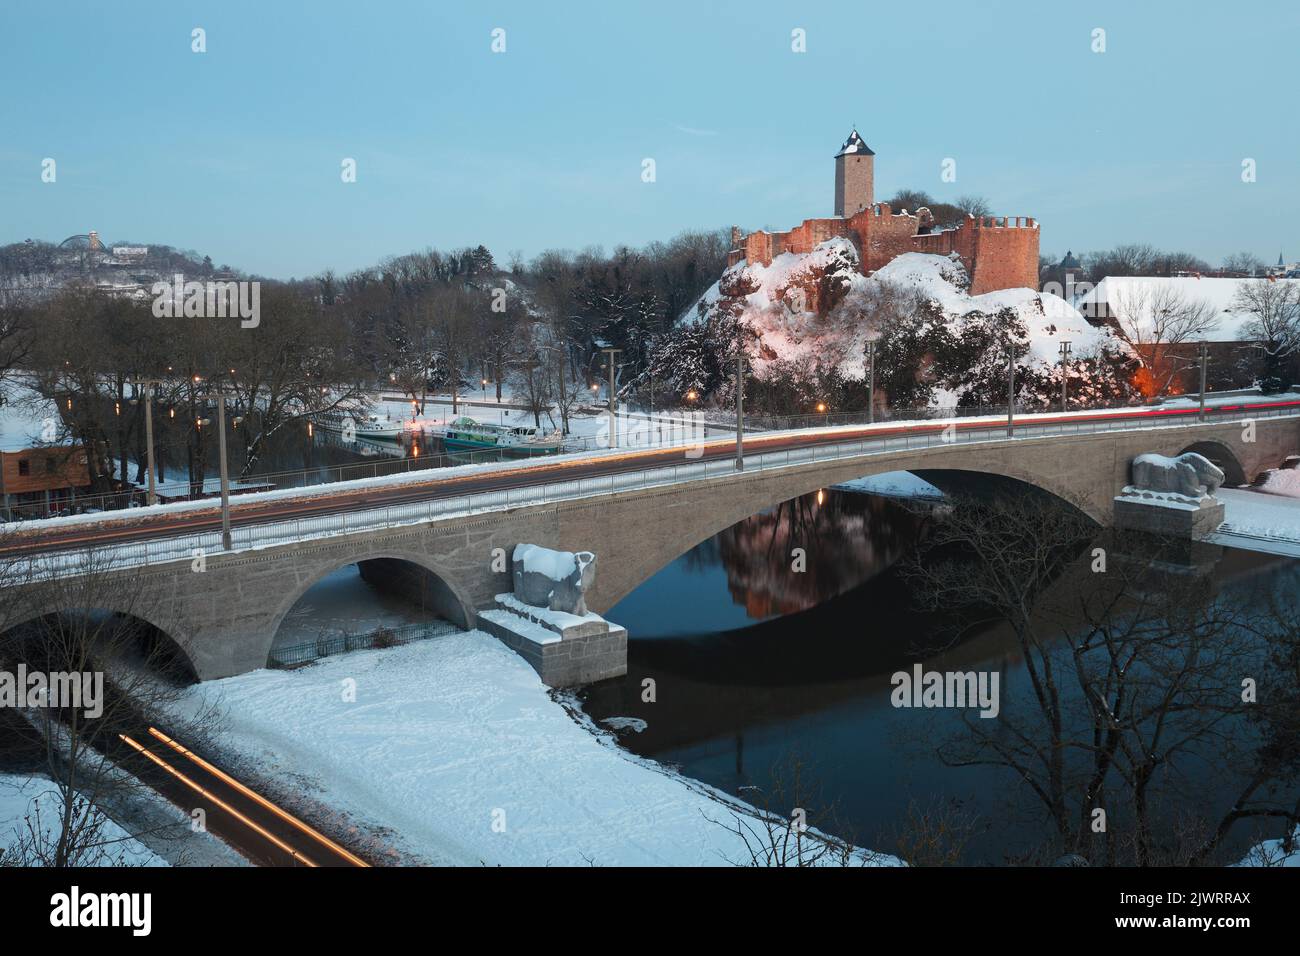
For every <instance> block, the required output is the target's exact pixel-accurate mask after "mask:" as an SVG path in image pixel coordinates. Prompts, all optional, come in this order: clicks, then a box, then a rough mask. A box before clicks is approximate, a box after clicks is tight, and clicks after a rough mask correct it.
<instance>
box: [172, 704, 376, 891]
mask: <svg viewBox="0 0 1300 956" xmlns="http://www.w3.org/2000/svg"><path fill="white" fill-rule="evenodd" d="M149 733H151V734H152V735H153V736H155V737H157V738H158V739H159V740H161V741H162V742H163V743H165V744H166V745H167V746H168V747H170V748H171V749H172V750H174V751H176V752H177V753H178V754H180V755H181V756H182V757H186V758H188V759H189V760H191V761H193V762H194V763H196V764H198V765H199V766H200V767H202V768H203V769H204V770H206V771H207V772H208V773H210V774H212V775H213V776H214V777H216V778H217V779H218V780H220V781H222V782H223V783H225V784H228V785H230V786H232V787H234V788H235V789H236V790H238V791H239V792H240V793H242V794H243V795H244V796H246V797H248V799H250V800H252V801H254V802H255V803H257V804H258V805H260V806H262V807H265V808H266V809H267V810H270V811H271V812H272V813H274V814H275V815H276V816H278V817H279V818H280V819H281V820H283V821H284V822H285V823H288V824H290V825H291V826H294V827H296V828H297V829H299V830H301V831H302V832H303V833H305V834H306V835H307V836H309V837H311V838H312V839H313V840H315V841H317V842H318V843H320V844H322V845H324V846H327V847H329V848H330V849H331V850H333V851H334V852H335V853H337V854H338V855H339V856H341V857H343V858H344V859H346V860H347V861H348V862H349V863H351V864H352V865H353V866H366V867H368V866H370V864H369V863H367V862H366V861H365V860H363V859H361V857H359V856H357V855H356V854H355V853H350V852H348V851H347V850H346V849H344V848H343V847H341V846H339V845H338V844H337V843H335V842H334V841H333V840H331V839H330V838H329V837H327V836H325V835H324V834H323V833H320V832H319V831H317V830H313V829H312V828H311V827H309V826H308V825H307V824H305V823H303V822H302V821H301V820H299V819H298V818H297V817H295V816H294V815H293V814H291V813H287V812H285V811H284V810H281V809H280V808H279V807H277V806H276V805H275V804H274V803H272V802H271V801H270V800H268V799H266V797H264V796H262V795H261V794H260V793H258V792H257V791H255V790H251V789H250V788H248V787H246V786H244V785H243V784H242V783H240V782H239V781H238V780H236V779H235V778H234V777H232V776H231V775H230V774H228V773H226V772H225V771H224V770H220V769H218V768H217V767H214V766H213V765H212V764H210V763H208V762H207V761H206V760H204V759H203V758H202V757H200V756H199V755H198V754H196V753H194V752H193V751H191V750H187V749H186V748H185V747H182V746H181V745H180V744H178V743H177V742H176V741H174V740H172V738H170V737H168V736H167V735H166V734H164V733H163V732H162V731H161V730H159V729H158V728H157V727H150V728H149Z"/></svg>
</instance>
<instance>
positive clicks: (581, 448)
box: [0, 389, 1258, 521]
mask: <svg viewBox="0 0 1300 956" xmlns="http://www.w3.org/2000/svg"><path fill="white" fill-rule="evenodd" d="M1210 394H1211V395H1212V396H1215V397H1224V396H1227V395H1247V394H1258V392H1255V391H1254V390H1250V389H1243V390H1238V391H1236V392H1213V393H1210ZM1181 397H1184V398H1185V397H1186V396H1181ZM1149 407H1153V406H1135V405H1132V404H1130V403H1127V402H1123V401H1116V402H1097V403H1092V404H1090V405H1089V406H1088V407H1087V408H1086V409H1084V408H1076V409H1071V411H1072V412H1081V411H1114V410H1118V409H1132V410H1134V411H1139V410H1141V409H1143V408H1149ZM1154 407H1159V406H1158V405H1157V406H1154ZM1006 413H1007V407H1006V405H978V406H977V405H972V406H955V405H953V406H942V407H930V406H925V407H921V408H892V409H885V410H882V411H881V412H879V413H877V414H876V415H875V416H874V418H873V416H872V415H870V414H869V413H868V412H866V411H856V412H824V413H810V414H806V415H761V414H760V415H746V416H745V430H746V431H748V432H752V433H759V432H772V431H795V430H798V429H806V428H824V427H830V426H848V425H868V424H876V425H885V424H891V423H903V422H926V421H934V420H936V419H948V418H997V417H1004V416H1005V415H1006ZM601 414H602V415H603V414H604V413H603V412H602V413H601ZM619 414H620V419H619V420H620V422H621V423H622V424H620V426H619V427H620V429H621V430H620V432H619V434H618V435H617V436H616V437H617V439H618V442H619V447H622V448H636V449H647V448H674V447H679V446H681V445H683V444H690V443H691V442H692V441H694V440H695V439H696V437H698V436H694V435H688V434H687V429H688V428H690V427H695V428H699V429H714V430H721V431H727V430H734V428H735V416H734V413H732V412H729V411H724V410H709V411H707V412H705V411H703V410H696V409H689V408H687V409H679V410H676V411H668V410H664V409H660V410H659V411H657V412H655V413H654V414H653V415H648V413H646V412H644V411H640V410H635V409H632V410H630V411H629V410H628V409H622V410H621V411H620V413H619ZM1040 414H1056V413H1055V412H1053V411H1052V409H1050V408H1037V409H1036V408H1031V407H1029V406H1027V405H1017V406H1016V408H1015V415H1016V416H1023V415H1040ZM691 416H698V418H692V417H691ZM318 427H320V428H322V429H326V430H327V431H328V426H325V425H320V426H318ZM410 434H411V435H413V436H416V437H417V438H418V440H419V442H420V443H421V448H422V451H421V453H420V454H419V455H409V454H408V455H405V457H402V456H399V455H397V454H391V455H386V456H385V457H382V458H375V459H373V460H371V461H362V462H353V463H351V464H345V465H321V466H317V467H314V468H301V469H290V470H284V471H272V472H263V473H258V474H248V475H240V476H239V477H238V478H236V479H234V480H233V481H232V483H231V484H232V487H231V493H232V495H236V496H238V495H240V494H251V493H255V492H256V491H259V490H266V486H268V485H270V486H273V487H274V488H276V489H289V490H291V489H295V488H314V487H319V486H321V485H329V484H337V483H340V482H344V481H358V480H361V479H364V478H380V477H390V476H394V475H402V474H410V473H412V472H417V471H434V470H436V469H439V468H452V467H456V466H458V465H478V464H499V463H502V462H506V461H517V460H520V459H526V458H527V457H528V456H521V455H518V454H514V455H512V454H510V453H509V452H508V451H506V450H504V449H502V448H485V449H478V450H473V451H469V450H467V451H456V452H447V451H437V452H435V451H432V450H431V448H432V447H434V446H433V445H432V444H431V443H432V442H435V441H436V440H437V435H436V433H435V432H433V431H430V430H426V431H422V432H420V431H417V432H411V433H410ZM679 434H680V435H681V436H682V437H674V436H676V435H679ZM665 435H667V436H668V437H666V438H665ZM358 442H360V443H362V444H370V445H372V446H374V447H376V448H379V447H380V446H381V445H382V446H384V447H383V448H382V451H383V452H387V451H388V450H389V448H390V447H391V450H392V451H393V452H394V453H395V452H396V451H397V450H398V449H400V448H401V447H402V446H401V445H398V444H393V445H391V446H388V445H387V443H380V442H375V441H370V440H367V439H358ZM608 447H609V439H608V436H607V435H604V434H601V435H583V436H577V435H569V436H566V437H565V438H564V439H563V442H562V443H561V447H560V453H561V454H566V455H568V454H581V453H583V452H589V451H601V450H604V449H606V448H608ZM533 457H538V456H533ZM138 465H139V463H138V462H137V463H134V464H133V467H132V469H131V470H133V471H135V470H138ZM205 481H206V482H207V484H208V487H209V489H210V486H211V483H212V482H214V481H215V479H214V478H212V477H209V478H207V479H205ZM203 486H204V483H203V482H191V481H189V480H187V479H181V480H172V481H164V482H159V483H157V485H156V489H157V493H158V496H159V498H162V499H167V503H175V502H183V501H198V500H206V499H214V498H216V497H217V496H218V495H217V492H216V491H215V490H205V491H203V492H201V493H200V492H196V488H202V487H203ZM146 498H147V493H146V490H145V488H144V487H143V486H141V487H136V488H132V489H130V490H127V491H118V492H104V493H89V494H84V495H78V494H73V495H71V496H70V497H69V496H61V497H60V498H59V500H58V501H56V502H55V503H54V506H53V507H47V506H46V505H45V503H44V502H43V501H39V500H38V501H27V502H18V501H11V502H10V503H9V505H8V506H7V507H3V506H0V521H40V520H43V519H45V518H57V517H65V516H69V515H80V514H94V513H97V512H101V511H121V510H128V509H131V508H136V507H140V506H142V505H144V504H146Z"/></svg>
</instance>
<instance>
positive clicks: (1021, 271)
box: [727, 156, 1039, 295]
mask: <svg viewBox="0 0 1300 956" xmlns="http://www.w3.org/2000/svg"><path fill="white" fill-rule="evenodd" d="M835 162H836V166H835V208H836V210H841V209H844V208H846V206H847V207H851V206H852V204H853V200H854V197H855V196H857V197H862V196H864V195H865V196H867V197H869V196H870V195H871V188H872V176H873V169H872V165H873V164H872V158H871V157H869V156H861V157H847V156H840V157H837V158H836V160H835ZM864 191H865V192H864ZM868 201H869V200H868ZM919 227H920V219H919V217H917V216H915V215H912V214H909V213H906V212H903V213H895V212H893V210H892V209H890V207H889V204H888V203H875V204H873V205H870V206H869V207H867V208H865V209H862V210H861V211H858V212H853V213H851V214H850V215H849V216H847V217H845V216H835V217H830V218H818V219H805V220H804V221H803V222H802V223H800V224H799V225H798V226H796V227H795V228H793V229H790V230H787V231H785V232H763V231H761V230H760V231H758V232H751V233H749V234H748V235H745V236H742V235H741V234H740V231H739V230H738V229H736V228H734V227H733V228H732V249H731V251H730V252H729V253H728V254H727V265H728V266H733V265H735V264H736V263H738V262H741V261H745V260H747V261H749V262H753V263H757V264H760V265H764V266H766V265H770V264H771V262H772V260H773V259H774V258H775V257H776V256H779V255H781V254H782V253H783V252H791V253H795V254H798V255H806V254H808V253H810V252H812V251H813V249H814V248H815V247H816V246H817V245H818V243H822V242H825V241H826V240H827V239H832V238H835V237H837V236H845V237H848V238H851V239H852V240H853V241H854V244H855V245H856V246H857V249H858V254H859V257H860V260H861V268H862V273H863V274H864V275H870V274H871V273H873V272H875V271H876V270H877V269H880V268H882V267H884V266H885V265H888V264H889V263H890V262H891V261H893V260H894V259H895V258H897V257H898V256H900V255H903V254H904V253H907V252H925V253H930V254H932V255H940V256H948V255H953V254H954V253H955V254H956V255H957V256H958V257H960V259H961V261H962V263H963V264H964V265H965V267H966V271H967V273H968V274H969V275H970V277H971V288H970V292H971V294H972V295H982V294H983V293H985V292H994V291H996V290H999V289H1013V288H1028V289H1037V288H1038V238H1039V235H1038V224H1037V223H1036V222H1035V221H1034V220H1033V219H1032V218H1029V217H1027V216H992V217H990V216H985V217H982V218H980V219H975V218H973V217H967V218H966V220H964V221H963V222H962V223H961V225H959V226H958V227H957V228H956V229H944V230H942V231H940V232H932V233H926V234H925V235H917V229H918V228H919Z"/></svg>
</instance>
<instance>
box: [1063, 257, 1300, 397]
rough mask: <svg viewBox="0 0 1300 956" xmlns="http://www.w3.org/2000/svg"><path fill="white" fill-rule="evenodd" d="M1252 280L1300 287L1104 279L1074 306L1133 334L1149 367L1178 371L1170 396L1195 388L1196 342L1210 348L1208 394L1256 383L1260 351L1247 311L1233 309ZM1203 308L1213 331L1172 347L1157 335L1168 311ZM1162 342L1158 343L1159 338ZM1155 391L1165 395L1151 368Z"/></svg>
mask: <svg viewBox="0 0 1300 956" xmlns="http://www.w3.org/2000/svg"><path fill="white" fill-rule="evenodd" d="M1251 282H1290V283H1295V284H1296V285H1297V287H1300V279H1278V278H1272V279H1265V278H1254V279H1252V278H1227V277H1211V276H1201V277H1197V276H1107V277H1106V278H1104V279H1102V280H1101V281H1100V282H1099V283H1097V285H1096V287H1095V288H1093V289H1092V290H1091V291H1089V292H1088V293H1087V294H1086V295H1083V296H1081V297H1080V298H1079V299H1078V301H1077V302H1075V306H1076V307H1077V308H1078V309H1079V311H1080V312H1082V313H1083V315H1084V317H1085V318H1087V319H1088V321H1089V322H1092V323H1093V324H1094V325H1111V326H1113V327H1117V328H1119V329H1120V330H1122V331H1124V332H1125V333H1126V334H1127V335H1135V337H1136V340H1137V341H1136V343H1135V344H1134V347H1135V348H1136V350H1137V352H1138V354H1139V355H1140V356H1141V357H1142V359H1143V361H1144V362H1146V364H1147V366H1148V369H1150V368H1151V367H1152V366H1153V365H1162V366H1165V368H1166V369H1167V370H1170V371H1172V370H1174V369H1175V367H1176V369H1177V371H1176V374H1174V375H1173V378H1172V380H1173V382H1174V387H1173V388H1172V389H1171V391H1173V392H1174V393H1178V392H1190V391H1196V390H1198V389H1199V381H1198V380H1199V375H1200V370H1199V359H1200V343H1201V342H1202V341H1204V342H1206V343H1207V344H1208V347H1209V357H1210V362H1209V366H1208V376H1207V377H1208V381H1209V387H1210V390H1211V391H1213V390H1216V389H1219V390H1222V389H1224V388H1235V387H1244V386H1248V385H1250V384H1251V383H1252V382H1253V380H1254V373H1255V370H1257V369H1258V366H1259V362H1260V357H1261V353H1260V352H1259V350H1258V349H1257V348H1255V346H1254V344H1253V342H1254V339H1253V336H1252V335H1251V331H1250V328H1249V327H1250V324H1251V322H1252V321H1253V320H1254V319H1255V315H1254V314H1253V313H1251V312H1247V311H1243V310H1239V309H1237V308H1236V298H1237V292H1238V290H1239V289H1241V287H1242V286H1243V285H1244V284H1246V283H1251ZM1197 306H1201V307H1204V308H1205V310H1206V314H1207V316H1208V320H1209V322H1210V323H1211V324H1212V327H1207V328H1206V329H1205V331H1204V332H1203V333H1201V334H1195V335H1192V336H1190V337H1186V336H1182V337H1183V338H1184V339H1185V340H1184V341H1182V342H1180V343H1178V344H1175V345H1170V344H1169V342H1168V340H1169V338H1170V337H1171V336H1170V335H1169V333H1168V332H1166V333H1164V334H1163V335H1162V334H1161V333H1160V332H1158V331H1157V327H1158V324H1159V323H1160V322H1161V321H1164V322H1168V321H1169V319H1168V318H1167V317H1168V315H1169V313H1170V312H1171V311H1173V310H1177V309H1181V308H1185V307H1197ZM1162 339H1163V340H1164V341H1161V340H1162ZM1155 372H1156V375H1157V380H1156V382H1154V383H1153V384H1154V385H1156V386H1157V387H1156V388H1155V389H1154V390H1153V391H1149V390H1148V389H1147V388H1146V387H1144V386H1142V383H1141V382H1139V383H1138V384H1139V386H1140V387H1143V391H1144V392H1146V393H1147V394H1155V393H1159V392H1162V391H1164V388H1163V386H1162V385H1161V381H1162V380H1163V379H1164V378H1166V376H1165V375H1164V373H1163V372H1161V371H1160V370H1155Z"/></svg>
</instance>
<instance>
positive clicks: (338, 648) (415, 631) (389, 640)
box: [270, 620, 464, 667]
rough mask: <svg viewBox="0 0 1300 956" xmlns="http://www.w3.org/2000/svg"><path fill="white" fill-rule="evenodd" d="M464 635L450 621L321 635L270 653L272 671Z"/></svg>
mask: <svg viewBox="0 0 1300 956" xmlns="http://www.w3.org/2000/svg"><path fill="white" fill-rule="evenodd" d="M461 633H464V631H463V629H462V628H460V627H457V626H456V625H455V624H453V623H451V621H441V620H440V621H427V622H423V623H418V624H403V625H400V626H398V627H380V628H376V629H375V630H373V631H368V632H366V633H364V634H350V633H348V632H347V631H344V632H343V633H342V634H333V635H321V636H320V637H318V638H316V640H314V641H306V642H304V643H302V644H291V645H289V646H288V647H273V648H272V649H271V661H270V663H271V666H272V667H292V666H293V665H295V664H305V663H307V662H308V661H314V660H317V659H319V658H322V657H329V656H331V655H333V654H346V653H347V652H348V651H361V650H367V649H369V648H374V647H397V646H399V645H401V644H410V643H411V642H412V641H423V640H428V639H429V638H433V637H446V636H448V635H450V634H461Z"/></svg>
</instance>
